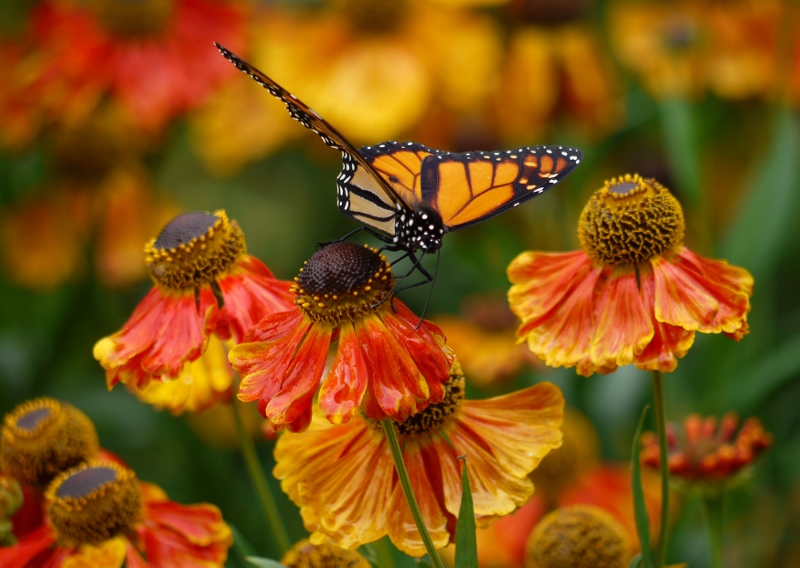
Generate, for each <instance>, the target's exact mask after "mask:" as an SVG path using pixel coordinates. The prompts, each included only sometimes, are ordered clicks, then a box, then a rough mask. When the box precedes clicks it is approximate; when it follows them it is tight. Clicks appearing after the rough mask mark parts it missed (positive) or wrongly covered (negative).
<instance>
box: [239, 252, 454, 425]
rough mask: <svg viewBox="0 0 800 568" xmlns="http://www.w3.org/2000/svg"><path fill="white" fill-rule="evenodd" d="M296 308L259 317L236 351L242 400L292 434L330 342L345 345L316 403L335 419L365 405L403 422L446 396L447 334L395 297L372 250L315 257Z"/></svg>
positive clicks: (307, 411) (306, 409) (373, 414)
mask: <svg viewBox="0 0 800 568" xmlns="http://www.w3.org/2000/svg"><path fill="white" fill-rule="evenodd" d="M295 282H296V285H295V286H294V287H293V292H294V293H295V295H296V298H295V301H294V303H295V306H296V307H295V308H294V309H292V310H290V311H287V312H282V313H276V314H273V315H271V316H269V317H266V318H264V319H263V320H261V321H260V322H259V323H258V325H256V326H255V327H254V328H253V329H252V330H250V332H249V333H248V334H247V335H246V336H245V338H244V341H243V342H242V343H241V344H240V345H237V346H236V347H234V348H233V349H232V350H231V353H230V361H231V364H232V365H233V368H234V369H235V370H236V371H238V372H239V373H240V374H241V375H242V376H243V379H242V383H241V385H240V387H239V399H240V400H243V401H253V400H258V408H259V411H260V412H261V415H262V416H264V417H265V418H269V420H270V421H271V422H272V423H273V424H275V425H277V426H281V425H287V426H288V428H289V429H290V430H292V431H295V432H296V431H300V430H304V429H305V428H306V427H307V426H308V424H309V422H310V421H311V414H312V411H311V408H312V405H311V400H312V398H313V397H314V393H315V392H316V390H317V386H318V385H319V384H320V381H321V379H322V375H323V371H324V369H325V362H326V359H327V356H328V347H329V346H330V344H331V341H332V340H333V339H334V336H336V337H338V340H339V344H338V348H337V351H336V357H335V358H334V360H333V366H332V367H331V370H330V372H329V374H328V376H327V378H326V379H325V381H324V382H323V383H322V388H321V389H320V393H319V406H320V408H321V409H322V412H323V414H325V416H326V417H327V418H328V420H330V421H331V422H334V423H341V422H346V421H348V420H349V419H350V418H351V417H352V416H353V415H354V414H355V413H356V412H357V410H358V408H359V407H363V409H364V411H365V412H366V413H367V415H368V416H369V417H370V418H372V419H374V420H381V419H383V418H384V417H386V416H387V415H388V416H391V417H393V418H396V419H398V420H404V419H405V418H406V417H408V416H410V415H411V414H414V413H415V412H418V411H420V410H422V409H424V408H425V407H426V406H427V405H428V404H429V403H437V402H439V401H441V400H442V397H443V396H444V387H443V383H444V382H446V381H447V378H448V376H449V373H448V370H449V367H450V364H449V357H448V356H447V355H446V354H445V353H444V352H443V351H442V345H443V343H444V338H443V337H442V335H441V331H440V330H439V329H438V328H437V327H436V326H434V325H433V324H431V323H429V322H423V321H421V320H420V319H419V318H418V317H417V316H415V315H414V314H413V313H412V312H411V311H410V310H409V309H408V308H407V307H406V306H405V305H403V303H402V302H400V301H399V300H397V299H393V298H391V294H392V291H393V288H394V277H393V276H392V272H391V268H390V266H389V263H388V261H387V260H386V257H385V256H383V255H379V254H378V252H377V250H376V249H370V248H368V247H360V246H358V245H355V244H353V243H348V242H339V243H334V244H331V245H328V246H326V247H325V248H323V249H321V250H319V251H318V252H317V253H315V254H314V256H312V257H311V258H310V259H309V260H308V261H307V262H306V263H305V267H304V268H303V269H302V270H301V272H300V275H299V276H298V277H297V278H295Z"/></svg>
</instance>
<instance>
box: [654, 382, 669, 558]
mask: <svg viewBox="0 0 800 568" xmlns="http://www.w3.org/2000/svg"><path fill="white" fill-rule="evenodd" d="M653 398H654V401H655V404H654V406H655V412H656V435H657V436H658V464H659V469H660V470H661V524H660V527H659V534H658V547H657V548H656V558H655V565H656V568H662V567H663V566H664V562H665V559H666V555H667V531H668V530H669V455H668V454H667V418H666V415H667V408H666V403H665V402H664V381H663V379H662V377H661V372H660V371H653Z"/></svg>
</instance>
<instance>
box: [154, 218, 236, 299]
mask: <svg viewBox="0 0 800 568" xmlns="http://www.w3.org/2000/svg"><path fill="white" fill-rule="evenodd" d="M246 252H247V248H246V246H245V242H244V234H243V233H242V230H241V229H240V228H239V225H238V224H237V223H236V221H229V220H228V216H227V215H226V214H225V211H222V210H219V211H216V212H214V214H211V213H202V212H194V213H184V214H183V215H179V216H178V217H175V219H173V220H172V221H170V222H169V224H168V225H167V226H166V227H164V229H163V230H162V231H161V233H160V234H159V235H158V238H155V239H153V240H152V241H150V242H149V243H148V244H147V245H145V261H146V262H147V270H148V271H149V272H150V276H151V277H152V278H153V280H154V281H155V283H156V284H158V285H160V286H162V287H163V288H166V289H170V290H184V289H187V288H194V287H196V286H199V285H201V284H209V283H211V282H212V281H213V280H214V279H215V278H217V277H219V276H220V275H221V274H223V273H225V272H226V271H227V270H229V269H230V268H231V266H232V265H233V264H234V263H235V262H236V261H237V260H238V259H239V258H241V256H242V255H244V254H245V253H246Z"/></svg>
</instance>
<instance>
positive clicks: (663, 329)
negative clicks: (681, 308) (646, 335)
mask: <svg viewBox="0 0 800 568" xmlns="http://www.w3.org/2000/svg"><path fill="white" fill-rule="evenodd" d="M639 282H640V285H641V288H642V297H643V299H644V304H645V306H647V308H648V310H649V312H650V315H649V317H650V318H651V321H652V324H653V330H654V334H653V338H652V339H651V340H650V343H649V344H648V345H647V347H645V348H644V350H643V351H642V352H641V353H639V354H637V355H636V356H635V357H634V358H633V363H634V365H636V367H638V368H639V369H643V370H645V371H661V372H662V373H670V372H672V371H674V370H675V368H676V367H677V366H678V359H680V358H681V357H683V356H684V355H686V354H687V353H688V352H689V349H690V348H691V347H692V344H693V343H694V335H695V332H694V331H692V330H688V329H684V328H682V327H678V326H674V325H670V324H668V323H662V322H660V321H658V320H657V319H656V316H655V311H654V310H655V280H654V277H653V273H652V272H651V271H650V270H642V271H641V272H640V273H639Z"/></svg>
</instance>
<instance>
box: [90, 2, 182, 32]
mask: <svg viewBox="0 0 800 568" xmlns="http://www.w3.org/2000/svg"><path fill="white" fill-rule="evenodd" d="M91 6H92V9H93V10H94V13H95V15H96V16H97V18H98V19H99V20H100V22H101V23H102V25H103V26H104V27H105V28H106V29H107V30H108V31H110V32H112V33H114V34H118V35H122V36H147V35H153V34H156V33H158V32H160V31H162V30H163V29H164V28H165V26H166V24H167V21H169V18H170V16H171V15H172V11H173V9H174V7H175V2H174V0H92V2H91Z"/></svg>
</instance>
